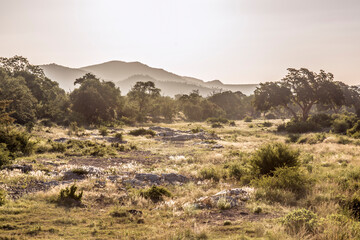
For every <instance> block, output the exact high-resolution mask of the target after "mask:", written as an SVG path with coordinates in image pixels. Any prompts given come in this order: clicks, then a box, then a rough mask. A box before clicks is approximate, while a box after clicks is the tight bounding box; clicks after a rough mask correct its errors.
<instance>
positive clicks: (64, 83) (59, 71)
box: [40, 63, 87, 91]
mask: <svg viewBox="0 0 360 240" xmlns="http://www.w3.org/2000/svg"><path fill="white" fill-rule="evenodd" d="M40 67H41V68H42V69H43V70H44V73H45V75H46V76H47V77H48V78H50V79H51V80H54V81H56V82H58V83H59V86H60V87H61V88H62V89H64V90H65V91H72V90H74V81H75V79H77V78H79V77H82V76H84V75H85V74H86V73H87V72H86V71H83V70H81V69H76V68H68V67H64V66H61V65H57V64H55V63H51V64H47V65H41V66H40Z"/></svg>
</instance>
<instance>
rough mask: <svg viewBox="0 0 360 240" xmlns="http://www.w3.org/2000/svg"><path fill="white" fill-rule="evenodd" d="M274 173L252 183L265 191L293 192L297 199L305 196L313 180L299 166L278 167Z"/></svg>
mask: <svg viewBox="0 0 360 240" xmlns="http://www.w3.org/2000/svg"><path fill="white" fill-rule="evenodd" d="M273 174H274V175H273V176H269V175H265V176H263V177H261V178H260V179H255V180H254V181H253V182H252V183H253V184H254V185H255V186H257V187H258V188H262V189H265V191H266V190H274V189H281V190H285V191H289V192H292V193H294V195H295V197H296V199H300V198H301V197H304V196H305V195H306V193H307V192H308V191H309V189H310V186H311V180H310V179H309V178H308V177H307V175H305V174H304V173H303V172H301V171H300V170H299V169H298V168H297V167H285V168H277V169H276V170H275V171H274V172H273Z"/></svg>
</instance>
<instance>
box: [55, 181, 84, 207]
mask: <svg viewBox="0 0 360 240" xmlns="http://www.w3.org/2000/svg"><path fill="white" fill-rule="evenodd" d="M77 189H78V187H77V186H76V185H75V184H73V185H71V186H70V187H66V188H64V189H61V190H60V194H59V196H58V198H57V203H58V204H59V205H65V206H79V205H81V199H82V196H83V191H81V192H80V193H76V191H77Z"/></svg>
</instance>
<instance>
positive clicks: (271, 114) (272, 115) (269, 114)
mask: <svg viewBox="0 0 360 240" xmlns="http://www.w3.org/2000/svg"><path fill="white" fill-rule="evenodd" d="M265 118H266V119H276V118H277V117H276V116H275V114H273V113H268V114H266V115H265Z"/></svg>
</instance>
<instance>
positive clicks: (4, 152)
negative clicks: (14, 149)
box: [0, 143, 11, 167]
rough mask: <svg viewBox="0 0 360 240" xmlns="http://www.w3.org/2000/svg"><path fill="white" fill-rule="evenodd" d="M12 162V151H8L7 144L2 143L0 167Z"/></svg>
mask: <svg viewBox="0 0 360 240" xmlns="http://www.w3.org/2000/svg"><path fill="white" fill-rule="evenodd" d="M10 162H11V158H10V151H9V150H8V149H7V147H6V144H5V143H0V167H1V166H4V165H7V164H9V163H10Z"/></svg>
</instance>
